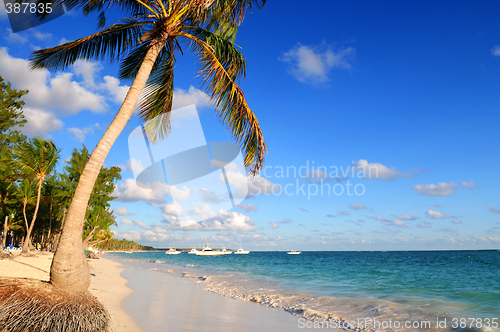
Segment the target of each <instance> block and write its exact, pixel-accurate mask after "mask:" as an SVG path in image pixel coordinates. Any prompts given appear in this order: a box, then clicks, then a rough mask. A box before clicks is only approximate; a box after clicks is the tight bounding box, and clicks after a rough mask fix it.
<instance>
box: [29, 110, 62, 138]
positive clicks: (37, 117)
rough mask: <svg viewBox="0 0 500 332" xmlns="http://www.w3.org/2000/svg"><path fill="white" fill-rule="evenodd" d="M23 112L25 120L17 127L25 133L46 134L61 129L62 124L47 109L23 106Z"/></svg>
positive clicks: (32, 134)
mask: <svg viewBox="0 0 500 332" xmlns="http://www.w3.org/2000/svg"><path fill="white" fill-rule="evenodd" d="M23 114H24V117H25V118H26V120H27V122H26V123H25V124H24V126H23V127H21V128H19V130H20V131H21V132H23V133H24V134H25V135H29V136H36V135H42V136H46V134H47V133H49V132H52V131H56V130H61V129H62V128H63V126H64V124H63V122H62V121H61V120H59V119H58V118H56V117H55V116H54V114H52V113H51V112H48V111H44V110H41V109H37V108H32V107H23Z"/></svg>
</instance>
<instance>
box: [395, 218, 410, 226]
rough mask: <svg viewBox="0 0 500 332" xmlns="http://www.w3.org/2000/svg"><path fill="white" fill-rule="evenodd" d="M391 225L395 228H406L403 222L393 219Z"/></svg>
mask: <svg viewBox="0 0 500 332" xmlns="http://www.w3.org/2000/svg"><path fill="white" fill-rule="evenodd" d="M392 224H393V225H394V226H397V227H408V225H406V224H405V223H404V222H402V221H401V220H398V219H394V220H393V221H392Z"/></svg>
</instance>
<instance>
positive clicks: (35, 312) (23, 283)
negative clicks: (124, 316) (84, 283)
mask: <svg viewBox="0 0 500 332" xmlns="http://www.w3.org/2000/svg"><path fill="white" fill-rule="evenodd" d="M110 321H111V316H110V314H109V313H108V311H107V310H106V309H105V308H104V306H103V305H102V304H101V303H99V301H98V300H97V299H96V298H95V297H94V296H93V295H92V294H90V293H89V292H88V291H86V292H84V293H67V292H64V291H61V290H58V289H56V288H55V287H53V286H52V285H51V284H49V283H48V282H43V281H40V280H36V279H19V278H0V331H5V332H17V331H40V332H45V331H47V332H48V331H75V332H83V331H89V332H90V331H96V332H97V331H103V332H105V331H111V323H110Z"/></svg>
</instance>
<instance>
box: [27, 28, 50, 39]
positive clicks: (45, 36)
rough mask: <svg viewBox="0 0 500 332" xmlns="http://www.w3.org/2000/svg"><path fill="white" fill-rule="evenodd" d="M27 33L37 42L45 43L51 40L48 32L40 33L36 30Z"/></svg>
mask: <svg viewBox="0 0 500 332" xmlns="http://www.w3.org/2000/svg"><path fill="white" fill-rule="evenodd" d="M28 31H29V32H30V33H31V35H32V36H33V37H35V38H36V39H39V40H43V41H46V40H49V39H51V38H52V34H51V33H49V32H41V31H39V30H37V29H29V30H28Z"/></svg>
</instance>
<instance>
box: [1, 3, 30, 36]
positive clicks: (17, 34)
mask: <svg viewBox="0 0 500 332" xmlns="http://www.w3.org/2000/svg"><path fill="white" fill-rule="evenodd" d="M0 7H2V5H0ZM5 39H7V42H8V43H9V44H17V45H19V44H24V43H26V42H27V41H28V38H26V37H25V36H24V35H22V34H19V33H13V32H12V30H11V29H9V28H6V29H5Z"/></svg>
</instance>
